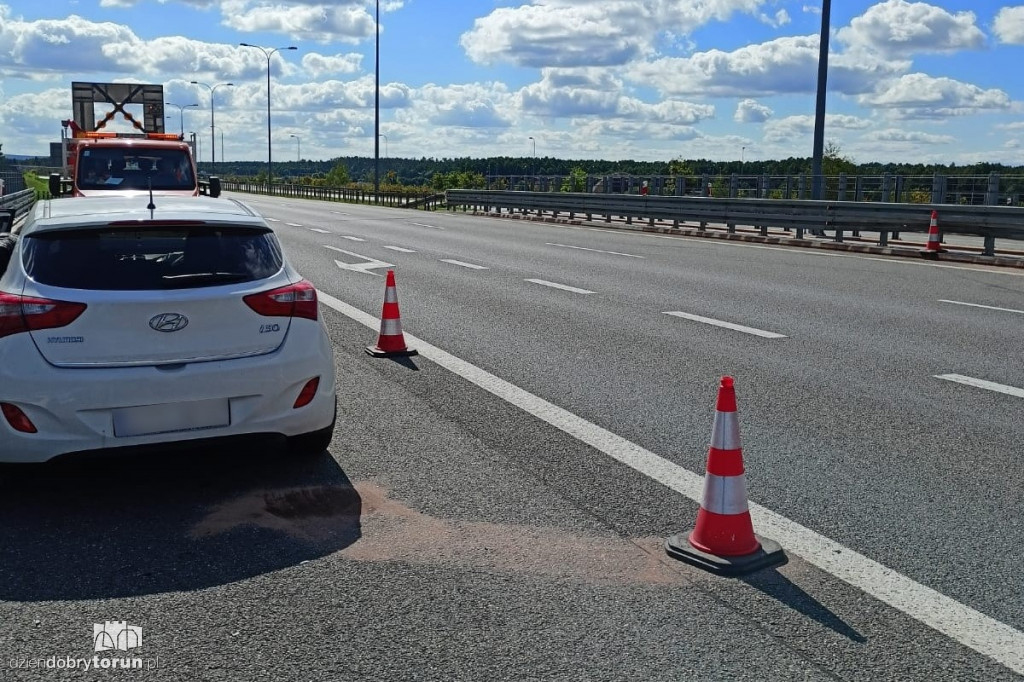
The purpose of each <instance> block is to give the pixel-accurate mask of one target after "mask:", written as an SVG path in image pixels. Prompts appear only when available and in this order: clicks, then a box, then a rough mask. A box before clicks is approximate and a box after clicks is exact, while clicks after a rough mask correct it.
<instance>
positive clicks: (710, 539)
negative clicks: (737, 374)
mask: <svg viewBox="0 0 1024 682" xmlns="http://www.w3.org/2000/svg"><path fill="white" fill-rule="evenodd" d="M743 472H744V470H743V450H742V448H741V447H740V425H739V421H738V419H737V416H736V390H735V388H734V387H733V379H732V377H722V383H721V386H720V387H719V389H718V403H717V405H716V411H715V422H714V426H713V427H712V431H711V448H710V449H709V450H708V462H707V471H706V473H705V475H704V496H703V500H702V501H701V503H700V511H698V512H697V525H696V527H695V528H694V529H693V531H692V532H690V533H689V535H687V536H685V537H684V536H681V535H673V536H672V537H670V538H669V539H668V540H667V541H666V542H665V551H666V552H667V553H668V555H669V556H671V557H673V558H675V559H679V560H680V561H685V562H686V563H688V564H693V565H694V566H697V567H699V568H703V569H705V570H708V571H711V572H712V573H717V574H719V575H743V574H746V573H751V572H753V571H756V570H759V569H762V568H766V567H768V566H774V565H776V564H783V563H785V562H786V555H785V554H784V553H783V552H782V547H780V546H779V544H778V543H776V542H773V541H772V540H768V539H766V538H762V537H759V536H757V535H754V526H753V523H752V522H751V520H750V510H749V509H748V507H747V485H746V481H745V479H744V475H743Z"/></svg>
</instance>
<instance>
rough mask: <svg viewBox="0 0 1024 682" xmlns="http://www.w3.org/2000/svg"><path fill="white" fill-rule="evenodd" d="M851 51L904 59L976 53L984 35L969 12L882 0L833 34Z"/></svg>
mask: <svg viewBox="0 0 1024 682" xmlns="http://www.w3.org/2000/svg"><path fill="white" fill-rule="evenodd" d="M836 37H837V39H838V40H839V41H840V42H842V43H845V44H846V45H847V46H849V48H850V49H851V50H852V51H863V52H869V53H881V54H883V55H888V56H896V57H901V56H908V55H911V54H917V53H929V52H956V51H959V50H972V49H978V48H981V47H983V46H984V44H985V34H984V33H982V32H981V29H979V28H978V27H977V26H975V15H974V13H973V12H957V13H956V14H951V13H949V12H948V11H946V10H945V9H943V8H941V7H936V6H934V5H929V4H927V3H924V2H907V0H885V2H880V3H878V4H877V5H874V6H872V7H871V8H869V9H868V10H867V11H866V12H865V13H864V14H863V15H861V16H859V17H857V18H855V19H854V20H853V21H851V22H850V25H849V26H848V27H845V28H842V29H840V30H839V31H838V33H837V34H836Z"/></svg>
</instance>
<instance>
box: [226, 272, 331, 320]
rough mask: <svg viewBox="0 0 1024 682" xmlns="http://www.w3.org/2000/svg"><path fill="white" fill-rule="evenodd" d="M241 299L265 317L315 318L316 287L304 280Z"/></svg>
mask: <svg viewBox="0 0 1024 682" xmlns="http://www.w3.org/2000/svg"><path fill="white" fill-rule="evenodd" d="M242 300H244V301H245V304H246V305H247V306H249V307H250V308H252V309H253V310H255V311H256V312H257V313H259V314H260V315H265V316H267V317H302V318H305V319H307V320H316V319H317V305H316V288H315V287H314V286H313V285H312V284H310V283H309V282H307V281H306V280H302V281H301V282H298V283H296V284H289V285H288V286H285V287H280V288H279V289H271V290H270V291H261V292H260V293H258V294H249V295H248V296H246V297H244V298H243V299H242Z"/></svg>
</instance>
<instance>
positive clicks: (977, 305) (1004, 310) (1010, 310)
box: [939, 298, 1024, 315]
mask: <svg viewBox="0 0 1024 682" xmlns="http://www.w3.org/2000/svg"><path fill="white" fill-rule="evenodd" d="M939 303H952V304H953V305H966V306H970V307H971V308H984V309H985V310H998V311H999V312H1002V313H1019V314H1020V315H1024V310H1014V309H1013V308H997V307H996V306H993V305H982V304H980V303H964V302H963V301H950V300H947V299H945V298H940V299H939Z"/></svg>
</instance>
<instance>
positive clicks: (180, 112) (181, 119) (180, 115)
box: [164, 102, 199, 139]
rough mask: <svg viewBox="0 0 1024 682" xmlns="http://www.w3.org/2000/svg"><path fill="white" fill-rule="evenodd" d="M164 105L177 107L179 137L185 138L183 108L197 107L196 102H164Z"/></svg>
mask: <svg viewBox="0 0 1024 682" xmlns="http://www.w3.org/2000/svg"><path fill="white" fill-rule="evenodd" d="M164 105H165V106H168V107H178V123H179V124H180V125H181V131H180V132H181V138H182V139H185V109H188V108H189V107H198V106H199V105H198V104H185V105H184V106H183V105H181V104H175V103H174V102H164Z"/></svg>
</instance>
